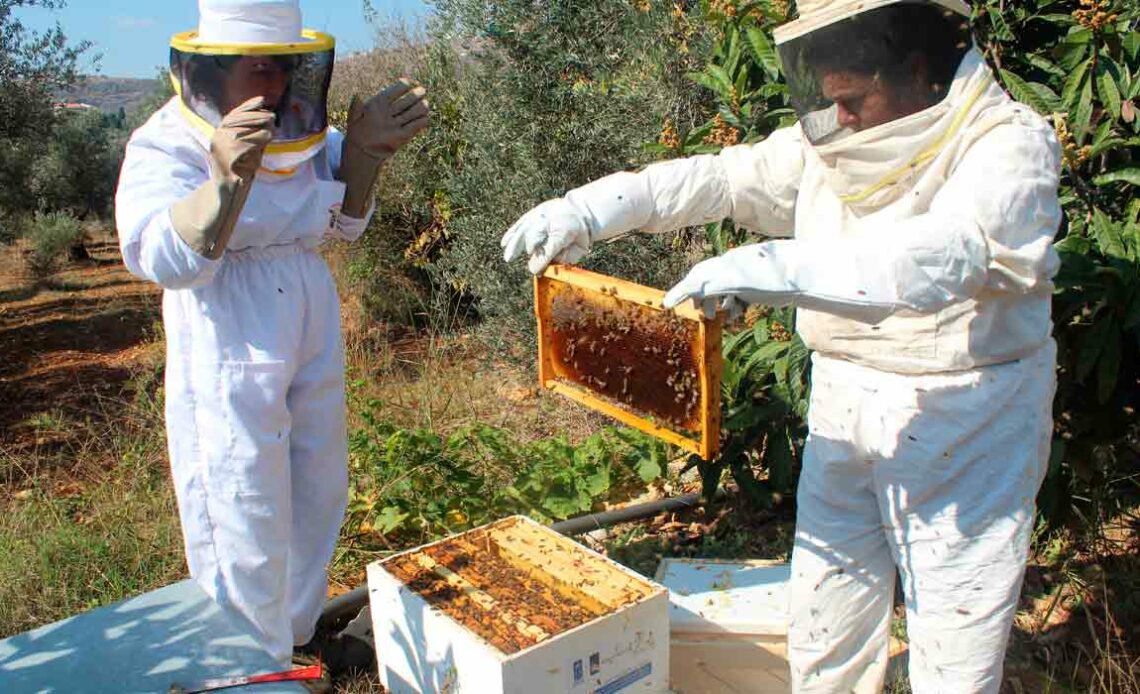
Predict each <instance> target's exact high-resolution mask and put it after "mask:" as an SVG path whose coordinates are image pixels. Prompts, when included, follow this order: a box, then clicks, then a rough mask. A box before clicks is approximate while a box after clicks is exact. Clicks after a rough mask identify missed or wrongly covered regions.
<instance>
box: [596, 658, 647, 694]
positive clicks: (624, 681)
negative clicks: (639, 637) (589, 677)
mask: <svg viewBox="0 0 1140 694" xmlns="http://www.w3.org/2000/svg"><path fill="white" fill-rule="evenodd" d="M651 674H653V663H645V664H644V665H642V666H641V667H639V668H637V669H636V670H631V671H630V672H627V673H625V674H624V675H622V676H621V677H618V678H616V679H613V680H610V681H609V682H607V683H606V684H603V685H602V686H600V687H598V688H597V689H595V690H593V691H592V692H591V693H590V694H616V692H620V691H622V690H623V689H625V688H626V687H629V686H630V685H632V684H634V683H636V682H640V681H641V680H643V679H645V678H646V677H649V676H650V675H651Z"/></svg>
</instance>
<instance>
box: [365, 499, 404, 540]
mask: <svg viewBox="0 0 1140 694" xmlns="http://www.w3.org/2000/svg"><path fill="white" fill-rule="evenodd" d="M407 519H408V514H406V513H404V512H402V511H401V510H400V509H398V508H396V507H395V506H385V507H384V509H383V510H381V511H380V513H379V514H378V515H377V516H376V522H375V523H373V526H374V527H375V528H376V529H377V530H379V531H380V533H381V534H383V535H387V534H388V533H390V532H392V531H393V530H395V529H397V528H399V527H400V526H401V525H403V524H404V521H405V520H407Z"/></svg>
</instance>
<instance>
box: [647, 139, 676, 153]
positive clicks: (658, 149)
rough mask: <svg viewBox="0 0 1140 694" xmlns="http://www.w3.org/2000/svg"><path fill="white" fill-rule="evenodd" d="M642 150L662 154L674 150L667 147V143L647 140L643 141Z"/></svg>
mask: <svg viewBox="0 0 1140 694" xmlns="http://www.w3.org/2000/svg"><path fill="white" fill-rule="evenodd" d="M641 151H643V152H646V153H648V154H658V155H661V154H668V153H670V152H672V151H673V150H672V149H671V148H669V147H666V146H665V145H663V144H661V143H660V142H645V143H642V145H641Z"/></svg>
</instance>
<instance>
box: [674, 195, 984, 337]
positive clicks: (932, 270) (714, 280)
mask: <svg viewBox="0 0 1140 694" xmlns="http://www.w3.org/2000/svg"><path fill="white" fill-rule="evenodd" d="M964 228H965V230H962V229H960V228H957V227H954V226H953V225H944V226H941V227H940V226H938V225H934V224H931V220H929V219H922V218H916V219H915V220H914V221H909V220H908V222H906V223H902V224H899V225H898V227H897V228H896V229H893V230H889V231H881V232H880V233H879V234H878V235H877V236H873V237H870V238H868V237H863V236H853V237H847V238H841V239H834V238H828V239H821V240H815V241H802V240H798V239H796V240H784V241H768V242H765V243H759V244H754V245H751V246H741V247H740V248H735V249H733V250H731V251H729V252H728V253H725V254H724V255H722V256H720V257H719V258H710V259H709V260H705V261H703V262H701V263H698V264H697V266H696V267H694V268H693V269H692V270H690V271H689V274H688V275H687V276H686V277H685V279H683V280H681V281H680V282H679V283H677V285H676V286H675V287H673V288H672V289H670V290H669V293H668V294H666V295H665V301H664V304H665V306H666V307H667V308H672V307H674V306H676V305H678V304H680V303H681V302H683V301H685V300H687V299H694V300H696V301H697V302H698V304H703V303H704V302H705V301H706V300H708V299H719V300H721V301H723V300H724V299H725V298H727V297H731V298H733V299H736V300H739V301H742V302H744V303H746V304H765V305H767V306H777V307H778V306H787V305H789V304H794V305H796V306H798V307H801V308H807V309H811V310H814V311H821V312H824V313H830V314H832V315H835V316H839V317H841V318H848V319H850V320H857V321H860V322H864V323H871V324H874V323H879V322H881V321H883V320H884V319H886V318H887V317H888V316H890V315H892V314H894V313H896V312H899V311H910V312H913V313H919V314H929V313H934V312H936V311H940V310H942V309H943V308H945V307H947V306H950V305H951V304H954V303H957V302H959V301H963V300H965V299H967V298H970V297H971V296H973V295H974V294H976V292H978V291H979V290H980V289H981V287H982V286H983V285H984V283H985V277H986V270H987V257H988V256H987V250H986V246H985V242H984V239H983V238H982V237H981V235H980V233H979V232H977V231H976V230H974V229H971V228H969V225H966V227H964ZM924 231H925V233H924ZM892 232H893V233H892ZM876 241H878V243H876Z"/></svg>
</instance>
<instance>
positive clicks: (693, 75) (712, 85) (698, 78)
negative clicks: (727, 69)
mask: <svg viewBox="0 0 1140 694" xmlns="http://www.w3.org/2000/svg"><path fill="white" fill-rule="evenodd" d="M717 69H718V70H720V68H717ZM721 72H722V73H723V72H724V70H721ZM688 78H689V79H690V80H692V81H693V82H696V83H697V84H699V85H701V86H702V87H704V88H705V89H709V90H711V91H712V92H713V93H715V94H717V95H718V96H720V97H721V98H722V99H727V98H728V94H727V91H728V90H727V88H726V87H725V86H724V85H723V84H721V83H720V82H719V81H718V80H717V78H716V77H715V76H714V75H713V74H711V73H710V72H707V71H706V72H690V73H689V74H688Z"/></svg>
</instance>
